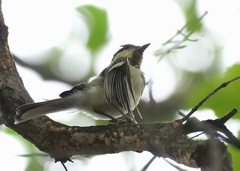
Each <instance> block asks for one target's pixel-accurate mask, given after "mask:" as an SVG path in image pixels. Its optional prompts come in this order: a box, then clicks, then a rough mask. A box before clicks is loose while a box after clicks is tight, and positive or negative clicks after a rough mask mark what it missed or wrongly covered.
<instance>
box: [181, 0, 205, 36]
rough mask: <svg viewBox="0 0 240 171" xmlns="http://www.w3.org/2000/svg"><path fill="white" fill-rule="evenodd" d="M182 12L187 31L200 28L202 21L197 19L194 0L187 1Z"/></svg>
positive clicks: (194, 30)
mask: <svg viewBox="0 0 240 171" xmlns="http://www.w3.org/2000/svg"><path fill="white" fill-rule="evenodd" d="M184 14H185V18H186V21H187V22H186V26H187V30H188V31H193V32H196V31H200V30H201V29H202V23H201V22H200V21H199V20H198V18H199V17H198V15H197V4H196V0H192V1H189V4H188V5H187V6H186V9H185V10H184Z"/></svg>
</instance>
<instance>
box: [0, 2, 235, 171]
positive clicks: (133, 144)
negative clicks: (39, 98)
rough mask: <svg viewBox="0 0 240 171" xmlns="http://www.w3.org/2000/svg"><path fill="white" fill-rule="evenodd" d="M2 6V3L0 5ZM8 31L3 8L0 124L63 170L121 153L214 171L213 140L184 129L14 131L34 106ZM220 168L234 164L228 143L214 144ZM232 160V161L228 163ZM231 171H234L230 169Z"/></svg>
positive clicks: (39, 126) (39, 122) (39, 123)
mask: <svg viewBox="0 0 240 171" xmlns="http://www.w3.org/2000/svg"><path fill="white" fill-rule="evenodd" d="M0 5H1V1H0ZM7 36H8V28H7V26H6V25H5V24H4V19H3V15H2V12H1V6H0V110H1V111H0V123H1V124H4V125H6V126H7V127H8V128H10V129H12V130H13V131H15V132H17V133H18V134H19V135H21V136H22V137H23V138H25V139H26V140H28V141H30V142H31V143H33V144H34V145H35V146H36V147H37V148H38V149H39V150H41V151H43V152H46V153H48V154H49V155H50V156H51V157H53V158H55V160H56V161H60V162H61V163H62V164H63V163H64V162H66V161H70V157H72V156H73V155H97V154H108V153H119V152H122V151H137V152H142V151H149V152H151V153H152V154H154V155H156V156H158V157H168V158H171V159H172V160H174V161H176V162H178V163H182V164H184V165H186V166H189V167H195V168H197V167H200V168H202V170H207V169H208V168H211V169H212V170H215V168H216V167H215V165H214V164H213V162H215V160H212V155H213V154H215V153H213V150H212V149H213V148H212V144H213V143H212V142H213V141H212V140H211V139H210V140H205V141H194V140H191V139H189V138H188V137H187V134H186V131H185V126H184V125H182V124H181V123H179V124H175V122H173V123H154V124H132V123H121V124H116V125H104V126H92V127H77V126H72V127H70V126H67V125H63V124H61V123H58V122H55V121H53V120H51V119H50V118H48V117H46V116H44V117H41V118H38V119H34V120H31V121H28V122H25V123H22V124H19V125H14V115H15V109H16V107H17V106H19V105H21V104H24V103H29V102H33V100H32V99H31V97H30V96H29V94H28V92H27V91H26V89H25V88H24V85H23V83H22V80H21V78H20V77H19V74H18V72H17V70H16V66H15V64H14V62H13V60H12V56H11V54H10V51H9V47H8V43H7ZM216 149H217V154H218V155H219V156H221V158H219V162H218V164H219V168H224V167H223V166H222V165H223V163H224V162H223V160H229V158H230V157H229V156H230V155H229V153H228V151H227V148H226V146H225V145H224V143H222V142H220V141H219V140H217V139H216V140H215V141H214V151H215V150H216ZM225 156H227V157H225ZM221 170H222V169H221ZM228 170H231V169H229V167H228Z"/></svg>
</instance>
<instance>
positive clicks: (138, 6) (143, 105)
mask: <svg viewBox="0 0 240 171" xmlns="http://www.w3.org/2000/svg"><path fill="white" fill-rule="evenodd" d="M2 8H3V13H4V18H5V22H6V24H7V26H8V27H9V39H8V40H9V46H10V49H11V52H12V54H13V58H14V60H15V61H16V65H17V68H18V71H19V73H20V75H21V77H22V79H23V82H24V85H25V87H26V88H27V90H28V91H29V93H30V95H31V96H32V98H33V99H34V100H35V101H43V100H46V99H53V98H57V97H58V95H59V94H60V93H61V92H62V91H64V90H66V89H70V88H71V87H72V86H73V85H74V84H76V83H79V82H84V81H87V80H88V78H89V77H91V76H94V75H96V74H99V73H100V72H101V70H103V69H104V68H105V67H106V66H107V65H108V64H109V63H110V60H111V58H112V55H113V54H114V53H115V52H116V51H117V50H118V49H119V46H120V45H122V44H128V43H131V44H136V45H143V44H146V43H151V46H150V47H149V48H148V49H147V50H146V51H145V54H144V61H143V66H142V70H143V72H144V73H145V76H146V78H147V81H148V84H147V86H146V88H145V91H144V94H143V97H142V100H141V102H140V104H139V109H140V111H141V113H142V115H143V118H144V119H143V120H141V119H140V118H138V116H136V117H137V119H138V121H139V122H149V123H151V122H154V121H155V122H156V121H161V122H166V121H173V120H174V119H176V118H180V116H179V115H178V114H177V111H179V110H181V111H182V112H184V113H187V111H189V110H190V109H191V108H192V107H194V105H196V104H197V103H198V102H199V101H200V100H201V99H203V98H204V97H205V96H206V95H207V94H208V93H210V92H211V91H212V90H213V89H214V88H216V87H217V86H219V85H220V84H221V83H222V82H224V81H227V80H228V79H231V78H233V77H235V76H237V75H240V63H239V62H240V1H239V0H230V1H227V0H212V1H208V0H201V1H200V0H198V1H194V0H168V1H163V0H159V1H157V0H149V1H137V0H132V1H127V0H121V1H103V0H88V1H86V0H85V1H84V0H82V1H80V0H41V1H40V0H35V1H32V0H21V1H19V0H3V2H2ZM206 11H207V12H208V13H207V15H206V16H205V17H204V18H203V19H202V20H201V21H199V20H198V18H200V17H201V16H203V15H204V13H205V12H206ZM184 25H185V27H184V29H183V31H182V32H181V33H178V34H177V35H176V33H177V31H178V30H180V29H181V28H182V27H183V26H184ZM189 33H192V34H191V36H190V37H186V35H188V34H189ZM174 35H176V36H175V37H174V39H172V41H168V40H170V38H171V37H173V36H174ZM167 41H168V43H167V44H166V45H163V43H165V42H167ZM178 44H180V45H179V46H176V45H178ZM174 47H177V48H174ZM160 58H161V60H159V59H160ZM234 107H235V108H237V109H238V110H240V81H238V82H235V83H233V84H231V85H229V86H228V87H227V88H225V89H223V90H221V91H220V92H219V93H217V95H215V96H214V97H212V98H211V99H210V100H209V101H208V102H207V103H205V104H204V106H203V107H202V108H201V109H200V110H199V111H197V112H196V113H195V114H194V117H197V118H198V119H199V120H204V119H214V118H216V117H220V116H223V115H224V114H226V113H228V112H229V111H230V110H232V108H234ZM49 117H51V118H52V119H54V120H57V121H59V122H62V123H65V124H68V125H77V126H89V125H99V124H107V123H106V122H103V121H95V120H92V119H91V118H89V117H87V116H85V115H84V114H81V113H80V114H79V113H76V112H74V111H70V112H68V113H66V112H65V113H57V114H51V115H49ZM227 126H228V128H229V129H230V130H231V131H232V132H233V133H234V134H235V135H236V136H237V135H238V131H239V129H240V114H237V115H236V116H235V117H234V119H232V120H230V121H229V122H228V124H227ZM0 139H1V141H0V151H1V155H0V161H2V162H1V168H8V170H16V169H17V170H19V171H21V170H26V171H32V170H35V171H47V170H63V168H62V166H61V164H60V163H57V164H55V163H54V162H53V159H50V158H49V157H48V156H45V155H42V154H41V152H40V151H39V150H38V149H36V148H35V147H34V146H33V145H31V144H30V143H29V142H27V141H25V140H24V139H23V138H22V137H20V136H19V135H17V134H16V133H14V132H13V131H11V130H9V129H8V128H6V127H4V126H2V127H0ZM6 147H8V148H6ZM229 150H230V152H231V154H232V157H233V164H234V168H235V170H239V169H240V163H239V162H238V161H237V159H238V158H239V157H240V151H239V150H237V149H235V148H233V147H231V146H229ZM151 157H152V155H151V154H150V153H147V152H143V153H140V154H139V153H134V152H124V153H121V154H112V155H101V156H94V157H93V156H78V157H76V158H73V160H74V164H72V163H67V164H66V166H67V168H68V169H69V170H71V171H73V170H86V171H91V170H105V171H108V170H109V171H110V170H113V169H114V170H116V171H118V170H121V171H122V170H132V171H135V170H136V171H137V170H140V169H141V168H142V167H143V166H144V165H145V164H146V163H147V162H148V161H149V160H150V158H151ZM169 161H170V160H169ZM170 162H172V163H174V162H173V161H170ZM178 166H180V167H181V168H183V169H185V170H198V169H192V168H187V167H185V166H183V165H178ZM149 170H169V171H174V170H177V169H176V168H174V167H173V166H171V165H169V164H168V163H166V162H165V161H164V160H162V159H156V160H155V161H154V162H153V164H152V165H151V166H150V167H149Z"/></svg>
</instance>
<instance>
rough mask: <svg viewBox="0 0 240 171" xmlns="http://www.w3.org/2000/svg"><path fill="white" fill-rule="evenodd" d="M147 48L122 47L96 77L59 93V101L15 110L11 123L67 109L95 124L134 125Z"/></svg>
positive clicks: (142, 86) (40, 103)
mask: <svg viewBox="0 0 240 171" xmlns="http://www.w3.org/2000/svg"><path fill="white" fill-rule="evenodd" d="M149 45H150V43H148V44H145V45H142V46H136V45H132V44H125V45H122V46H121V48H120V49H119V50H118V51H117V52H116V53H115V54H114V55H113V58H112V60H111V62H110V64H109V65H108V66H107V67H106V68H105V69H103V71H102V72H100V74H99V75H98V76H95V77H92V78H90V79H89V80H88V81H87V82H85V83H80V84H77V85H75V86H74V87H73V88H72V89H70V90H67V91H64V92H62V93H61V94H60V95H59V96H60V98H57V99H53V100H47V101H43V102H37V103H29V104H24V105H21V106H19V107H17V108H16V115H15V117H14V119H15V122H14V123H15V124H19V123H22V122H26V121H28V120H32V119H35V118H38V117H41V116H44V115H46V114H50V113H56V112H60V111H66V110H70V109H77V110H78V111H82V112H83V113H85V114H86V115H88V116H91V117H92V118H94V119H96V120H110V121H114V122H116V121H118V120H117V118H119V117H121V116H124V117H125V118H126V120H127V121H130V122H135V123H136V120H135V117H134V114H133V110H134V109H135V108H136V107H137V105H138V103H139V100H140V98H141V96H142V93H143V90H144V87H145V84H146V81H145V76H144V73H143V72H142V71H141V68H140V67H141V64H142V61H143V53H144V51H145V49H147V47H148V46H149ZM139 114H140V112H139Z"/></svg>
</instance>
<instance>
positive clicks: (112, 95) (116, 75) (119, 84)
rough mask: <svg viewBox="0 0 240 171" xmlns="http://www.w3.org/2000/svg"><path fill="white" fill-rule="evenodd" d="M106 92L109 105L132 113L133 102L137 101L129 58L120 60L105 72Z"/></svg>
mask: <svg viewBox="0 0 240 171" xmlns="http://www.w3.org/2000/svg"><path fill="white" fill-rule="evenodd" d="M104 75H105V78H104V91H105V95H106V99H107V101H108V103H109V104H112V105H113V106H115V107H117V106H116V105H119V106H120V107H121V108H123V109H125V110H126V111H128V113H132V107H131V101H130V100H132V99H133V100H134V101H135V97H134V93H133V87H132V82H131V76H130V71H129V63H128V59H127V58H118V59H117V60H115V61H113V62H112V63H111V64H110V66H109V67H108V68H107V69H106V70H105V73H104ZM116 103H117V104H116Z"/></svg>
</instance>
